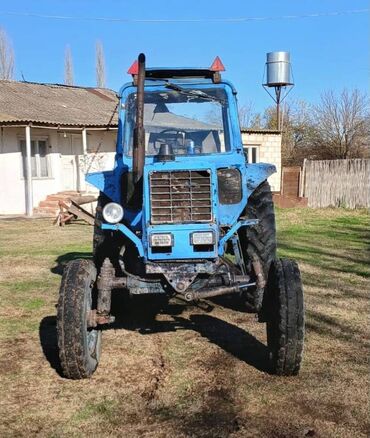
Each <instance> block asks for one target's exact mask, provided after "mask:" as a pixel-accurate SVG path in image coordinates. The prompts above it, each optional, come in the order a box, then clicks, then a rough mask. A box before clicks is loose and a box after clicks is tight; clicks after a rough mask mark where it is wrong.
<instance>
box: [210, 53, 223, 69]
mask: <svg viewBox="0 0 370 438" xmlns="http://www.w3.org/2000/svg"><path fill="white" fill-rule="evenodd" d="M209 69H210V70H211V71H225V67H224V65H223V64H222V61H221V59H220V58H219V57H218V56H216V58H215V60H214V61H213V63H212V65H211V67H210V68H209Z"/></svg>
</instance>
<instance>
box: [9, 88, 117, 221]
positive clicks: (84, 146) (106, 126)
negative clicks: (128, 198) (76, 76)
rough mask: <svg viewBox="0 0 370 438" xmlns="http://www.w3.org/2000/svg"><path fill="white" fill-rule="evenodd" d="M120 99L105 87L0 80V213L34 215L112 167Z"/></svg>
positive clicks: (79, 189)
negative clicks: (49, 199)
mask: <svg viewBox="0 0 370 438" xmlns="http://www.w3.org/2000/svg"><path fill="white" fill-rule="evenodd" d="M117 106H118V99H117V96H116V94H115V92H113V91H111V90H107V89H97V88H87V87H70V86H65V85H51V84H50V85H45V84H37V83H29V82H15V81H0V175H1V180H2V183H1V184H0V214H24V213H27V214H28V215H32V213H33V209H34V208H35V207H38V206H39V204H40V202H42V201H44V200H45V198H46V197H47V196H48V195H50V194H55V193H59V192H65V191H69V192H81V191H82V192H83V191H86V190H89V187H86V183H85V180H84V174H85V173H86V172H88V171H96V170H103V169H110V168H112V166H113V161H114V151H115V141H116V132H117V111H116V110H117Z"/></svg>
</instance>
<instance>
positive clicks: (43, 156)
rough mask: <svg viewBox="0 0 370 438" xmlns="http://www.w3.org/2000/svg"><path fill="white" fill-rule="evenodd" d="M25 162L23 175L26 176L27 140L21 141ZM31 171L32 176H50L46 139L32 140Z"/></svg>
mask: <svg viewBox="0 0 370 438" xmlns="http://www.w3.org/2000/svg"><path fill="white" fill-rule="evenodd" d="M20 146H21V151H22V163H23V177H24V178H26V171H27V166H26V141H25V140H21V141H20ZM31 173H32V178H47V177H48V176H50V169H49V162H48V156H47V142H46V140H31Z"/></svg>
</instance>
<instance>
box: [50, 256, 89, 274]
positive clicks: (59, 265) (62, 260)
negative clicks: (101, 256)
mask: <svg viewBox="0 0 370 438" xmlns="http://www.w3.org/2000/svg"><path fill="white" fill-rule="evenodd" d="M76 259H92V254H91V252H77V251H76V252H67V253H66V254H62V255H60V256H59V257H57V258H56V260H55V266H53V267H52V268H51V269H50V271H51V272H52V273H53V274H58V275H63V270H64V267H65V266H66V264H67V263H68V262H70V261H72V260H76Z"/></svg>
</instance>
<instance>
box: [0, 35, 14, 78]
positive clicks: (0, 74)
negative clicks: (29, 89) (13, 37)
mask: <svg viewBox="0 0 370 438" xmlns="http://www.w3.org/2000/svg"><path fill="white" fill-rule="evenodd" d="M0 79H6V80H12V79H14V51H13V47H12V44H11V42H10V40H9V38H8V35H7V34H6V32H5V30H3V29H1V28H0Z"/></svg>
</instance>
